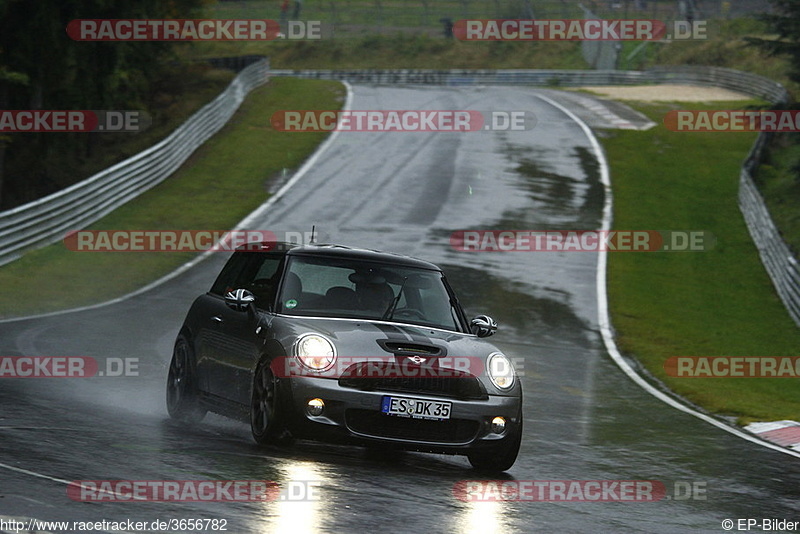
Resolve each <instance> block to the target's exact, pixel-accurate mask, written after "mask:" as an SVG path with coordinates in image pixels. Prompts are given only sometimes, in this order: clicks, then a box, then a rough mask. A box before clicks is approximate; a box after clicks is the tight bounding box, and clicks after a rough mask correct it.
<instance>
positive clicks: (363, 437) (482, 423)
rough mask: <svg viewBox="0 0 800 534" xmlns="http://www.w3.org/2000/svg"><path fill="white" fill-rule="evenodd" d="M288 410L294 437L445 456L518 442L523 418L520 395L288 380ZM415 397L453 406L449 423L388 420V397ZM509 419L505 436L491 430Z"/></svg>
mask: <svg viewBox="0 0 800 534" xmlns="http://www.w3.org/2000/svg"><path fill="white" fill-rule="evenodd" d="M281 393H282V395H283V399H285V402H284V403H282V404H283V407H284V409H286V410H288V411H289V412H290V417H289V427H290V430H291V431H292V433H293V434H294V435H295V436H297V437H299V438H305V439H314V440H319V441H330V442H347V443H355V444H361V445H370V444H372V445H374V444H376V443H382V444H386V445H391V446H394V447H397V448H402V449H408V450H416V451H425V452H436V453H444V454H467V453H469V452H475V451H480V450H487V449H493V448H496V447H498V446H502V444H503V443H504V442H506V441H510V440H512V439H514V438H516V436H517V434H518V433H519V427H520V418H521V413H522V410H521V398H520V396H497V395H488V397H487V398H485V399H481V400H463V399H458V398H452V397H444V396H437V395H431V394H426V393H415V392H395V391H380V390H376V391H364V390H361V389H355V388H350V387H343V386H341V385H340V384H339V382H338V381H337V380H336V379H330V378H316V377H292V378H291V379H286V380H283V381H282V383H281ZM387 395H388V396H395V397H413V398H418V399H426V400H436V401H447V402H450V403H451V413H450V418H449V419H446V420H442V421H436V420H425V419H411V418H404V417H397V416H389V415H386V414H384V413H382V412H381V402H382V400H383V397H385V396H387ZM313 398H320V399H322V400H323V401H324V402H325V410H324V411H323V413H322V414H321V415H318V416H313V415H310V414H309V413H308V412H307V411H306V404H307V402H308V401H309V400H310V399H313ZM497 416H502V417H504V418H505V419H506V421H507V424H506V429H505V431H504V432H503V433H502V434H495V433H493V432H492V430H491V421H492V419H493V418H494V417H497Z"/></svg>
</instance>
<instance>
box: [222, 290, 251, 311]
mask: <svg viewBox="0 0 800 534" xmlns="http://www.w3.org/2000/svg"><path fill="white" fill-rule="evenodd" d="M255 301H256V296H255V295H253V293H252V292H250V291H248V290H246V289H234V290H232V291H228V292H227V293H226V294H225V304H227V305H228V307H229V308H230V309H232V310H236V311H241V312H243V311H247V310H248V309H250V308H251V307H252V306H253V304H254V303H255Z"/></svg>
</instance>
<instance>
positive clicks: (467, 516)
mask: <svg viewBox="0 0 800 534" xmlns="http://www.w3.org/2000/svg"><path fill="white" fill-rule="evenodd" d="M354 91H355V97H354V101H353V108H354V109H505V110H509V111H511V110H530V111H533V112H534V113H535V114H536V116H537V119H538V123H537V126H536V128H535V129H534V130H531V131H527V132H494V133H489V132H472V133H396V132H394V133H381V134H368V133H342V134H340V135H339V136H338V138H337V139H336V141H335V142H334V143H333V144H332V145H331V146H330V147H329V149H328V150H327V152H325V154H324V155H323V157H321V158H320V160H319V161H318V163H317V165H316V166H315V168H314V169H313V170H312V171H311V172H310V173H308V174H307V175H306V176H304V177H303V179H302V180H301V181H299V182H298V183H297V184H296V185H295V186H294V187H293V188H292V189H290V190H289V191H288V193H287V194H286V195H285V196H284V197H282V198H281V199H280V200H279V201H278V202H276V203H275V204H274V206H273V208H272V209H271V210H270V212H269V214H268V215H267V216H265V217H264V219H263V220H261V221H259V222H258V223H257V224H255V225H254V227H255V228H259V229H268V230H274V231H275V230H294V231H297V230H308V229H310V228H311V225H312V224H315V225H317V227H318V229H319V230H320V231H321V232H323V233H324V234H325V235H327V236H329V237H330V238H331V240H332V241H334V242H338V243H341V244H345V245H353V246H359V247H366V248H377V249H383V250H389V251H395V252H400V253H405V254H410V255H413V256H416V257H419V258H423V259H426V260H430V261H432V262H434V263H438V264H440V265H441V266H442V267H444V268H445V271H446V272H447V273H448V277H449V279H450V282H451V284H452V285H453V286H454V287H455V289H456V291H457V292H458V293H459V295H460V297H461V300H462V303H463V304H464V306H465V308H466V309H467V311H468V314H469V315H475V314H477V313H489V314H490V315H492V316H494V317H495V318H496V319H497V320H498V322H499V323H500V330H499V331H498V333H497V334H496V336H495V337H494V338H492V341H493V342H494V343H495V344H497V345H498V346H499V347H500V348H501V349H502V350H503V351H505V352H506V354H508V355H509V356H511V357H513V358H519V359H521V361H522V362H523V364H522V366H521V367H522V369H521V371H522V372H523V374H524V377H523V386H524V391H525V436H524V438H523V443H522V450H521V454H520V458H519V460H518V461H517V463H516V465H515V466H514V467H513V468H512V469H511V470H510V471H509V473H508V475H507V477H508V478H509V479H517V480H531V479H535V480H658V481H661V482H663V483H664V485H665V487H666V488H667V492H668V496H669V498H665V499H663V500H661V501H659V502H655V503H644V502H643V503H627V504H626V503H602V502H594V503H580V502H577V503H576V502H513V501H506V502H464V501H462V500H460V499H458V498H456V496H455V495H454V493H453V488H454V485H455V484H456V483H458V482H459V481H461V480H465V479H467V480H469V479H474V478H480V477H479V476H478V475H476V473H474V472H473V471H471V470H470V469H469V467H468V463H467V461H466V459H464V458H460V457H449V456H435V455H427V454H417V453H391V454H385V453H384V454H376V453H374V452H372V453H371V452H368V451H364V450H361V449H351V448H346V447H338V446H332V445H325V444H318V443H298V444H296V445H295V446H294V447H292V448H288V449H287V448H283V449H281V448H275V449H267V450H262V449H259V448H257V447H256V446H255V445H254V444H253V443H252V441H251V439H250V435H249V428H248V427H247V426H246V425H243V424H240V423H236V422H232V421H228V420H226V419H223V418H221V417H217V416H210V417H208V418H207V420H206V421H204V422H203V423H202V424H200V425H198V426H197V427H196V428H194V429H191V430H188V431H186V430H183V429H181V428H179V427H177V426H175V425H174V424H173V423H171V422H170V421H168V420H167V419H166V410H165V407H164V400H163V397H164V395H163V393H164V387H165V379H166V371H167V370H166V364H167V362H168V358H169V356H170V353H171V345H172V343H173V341H174V338H175V335H176V334H177V330H178V327H179V326H180V323H181V321H182V319H183V316H184V314H185V313H186V311H187V309H188V307H189V305H190V303H191V301H192V300H193V299H194V297H195V296H196V295H198V294H200V293H201V292H203V291H206V290H207V289H208V287H209V286H210V284H211V282H212V281H213V279H214V277H215V275H216V273H217V272H218V270H219V268H220V266H221V264H222V262H224V260H225V259H226V257H225V255H224V254H220V255H218V256H214V257H212V258H210V259H209V260H207V261H204V262H202V263H201V264H199V265H197V266H196V267H195V268H193V269H191V270H190V271H188V272H187V273H185V274H184V275H183V276H181V277H179V278H177V279H175V280H172V281H170V282H167V283H166V284H164V285H162V286H160V287H158V288H156V289H154V290H152V291H149V292H147V293H145V294H142V295H139V296H136V297H134V298H132V299H129V300H127V301H124V302H122V303H118V304H115V305H111V306H107V307H102V308H98V309H95V310H89V311H84V312H79V313H72V314H65V315H59V316H54V317H48V318H41V319H32V320H25V321H20V322H10V323H4V324H0V354H2V355H6V356H14V355H81V356H91V357H94V358H97V359H98V360H105V359H106V358H138V359H139V376H138V377H126V378H110V377H97V378H92V379H72V380H56V379H38V380H7V381H4V382H3V384H2V389H0V405H2V407H3V408H2V413H0V463H2V466H1V467H0V515H7V516H30V517H37V518H42V519H50V520H71V521H72V520H74V521H88V520H92V521H96V520H102V519H106V520H122V519H134V520H140V521H153V520H155V519H168V518H186V519H189V518H212V519H226V520H227V521H228V525H229V529H228V531H229V532H264V533H268V532H291V533H292V534H300V533H302V532H365V531H367V532H368V531H373V532H374V531H379V530H380V531H388V532H457V533H472V532H476V533H477V532H480V533H482V534H485V533H491V532H498V533H499V532H503V533H506V532H616V533H621V532H622V533H624V532H665V533H666V532H720V531H721V527H720V525H721V521H722V520H723V519H726V518H732V519H734V520H736V519H737V518H785V519H797V518H798V516H800V505H798V501H800V489H798V488H800V475H799V474H798V464H797V463H796V461H795V460H793V459H791V458H788V457H785V456H784V455H781V454H778V453H774V452H771V451H768V450H764V449H761V448H760V447H758V446H755V445H753V444H750V443H747V442H744V441H742V440H740V439H738V438H736V437H734V436H731V435H728V434H727V433H725V432H722V431H719V430H717V429H715V428H712V427H709V426H708V425H706V424H704V423H702V422H700V421H698V420H696V419H694V418H692V417H690V416H688V415H686V414H683V413H680V412H678V411H676V410H673V409H671V408H669V407H667V406H665V405H663V404H661V403H659V402H658V401H657V400H655V399H653V398H651V397H650V396H649V395H647V394H646V393H644V392H643V391H641V390H640V389H639V388H638V387H637V386H635V385H634V384H633V383H631V382H630V381H629V380H628V379H627V378H626V377H624V376H623V375H622V373H621V372H619V370H618V369H617V368H616V367H615V366H614V364H613V363H612V362H611V361H610V359H609V358H608V357H607V356H606V355H605V353H604V349H603V344H602V340H601V338H600V335H599V333H598V322H597V311H596V288H595V266H596V262H597V257H596V256H595V254H594V253H588V252H572V253H568V252H533V253H531V252H508V253H504V252H493V253H480V252H460V251H457V250H455V249H453V248H452V247H451V246H450V241H449V239H450V234H451V233H452V232H453V231H455V230H463V229H509V230H519V229H526V230H547V229H577V230H588V229H594V228H599V226H600V217H601V211H602V207H603V202H604V196H603V195H604V192H603V187H602V185H601V184H600V181H599V172H598V166H597V161H596V159H595V157H594V154H593V153H592V149H591V144H590V143H589V140H588V139H586V137H585V135H584V133H583V131H582V130H581V129H580V128H579V127H578V125H576V124H575V123H573V122H571V121H570V120H569V119H568V117H566V116H565V115H564V114H563V112H561V111H560V110H558V109H556V108H554V107H553V106H551V105H549V104H548V103H546V102H544V101H543V100H541V99H539V98H538V97H537V91H536V90H534V89H526V88H499V87H492V88H423V89H419V88H417V89H406V88H375V87H368V86H356V87H355V88H354ZM548 94H550V95H552V94H553V92H548ZM298 135H302V134H298ZM612 179H613V176H612ZM128 479H129V480H163V479H177V480H208V479H212V480H271V481H275V482H277V483H278V484H279V485H280V486H281V487H285V488H286V487H290V486H292V484H296V483H303V482H306V483H307V484H306V486H305V487H306V489H308V488H313V491H314V492H315V495H317V496H318V499H306V500H302V501H297V502H293V501H292V502H290V501H289V500H277V501H275V502H259V503H255V502H249V503H248V502H235V503H232V502H213V503H179V502H178V503H175V502H172V503H153V502H133V503H118V502H117V503H115V502H97V503H79V502H75V501H72V500H70V499H69V498H68V497H67V494H66V489H65V484H64V483H63V482H60V481H64V480H67V481H69V480H128ZM687 484H688V485H689V486H691V485H695V486H696V487H699V488H703V489H705V493H702V494H697V495H696V497H698V498H683V497H685V496H686V495H685V494H678V495H676V494H675V491H676V490H679V489H681V488H685V487H687ZM298 487H299V486H298Z"/></svg>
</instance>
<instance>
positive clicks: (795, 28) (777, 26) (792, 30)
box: [745, 0, 800, 82]
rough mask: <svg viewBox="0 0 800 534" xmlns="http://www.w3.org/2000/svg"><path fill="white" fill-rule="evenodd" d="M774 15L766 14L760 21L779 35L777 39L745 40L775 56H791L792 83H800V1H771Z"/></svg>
mask: <svg viewBox="0 0 800 534" xmlns="http://www.w3.org/2000/svg"><path fill="white" fill-rule="evenodd" d="M770 3H771V4H772V5H773V7H774V11H773V12H772V13H764V14H762V15H760V16H759V19H760V20H763V21H764V22H766V23H767V25H768V27H769V29H770V30H772V31H774V32H775V33H777V35H778V36H777V38H776V39H762V38H757V37H748V38H746V39H745V40H746V41H747V42H748V43H750V44H751V45H753V46H757V47H759V48H761V49H763V50H765V51H766V52H767V53H769V54H770V55H774V56H789V59H790V61H791V70H790V72H789V77H790V79H791V80H792V81H795V82H800V0H770Z"/></svg>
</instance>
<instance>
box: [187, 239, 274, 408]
mask: <svg viewBox="0 0 800 534" xmlns="http://www.w3.org/2000/svg"><path fill="white" fill-rule="evenodd" d="M236 254H237V255H239V256H238V257H235V258H231V267H230V268H229V269H227V267H228V266H226V269H227V270H226V269H223V272H222V273H221V274H220V278H218V280H217V282H215V284H214V286H213V287H212V290H211V291H210V292H209V294H208V295H207V298H208V300H207V302H206V303H205V305H204V306H203V308H202V309H203V312H204V313H205V314H206V315H207V317H201V318H200V320H201V332H200V336H199V338H200V342H199V349H198V352H199V353H200V357H199V362H201V363H200V364H199V365H198V373H199V374H200V375H201V379H204V380H205V384H206V391H208V392H209V393H211V394H212V395H215V396H217V397H220V398H222V399H225V400H228V401H234V402H238V403H241V404H248V403H249V402H250V399H249V391H250V382H251V380H252V378H251V376H250V374H251V370H252V369H253V367H254V366H255V363H256V361H257V359H258V358H259V356H260V349H261V346H260V343H261V341H260V340H261V339H263V335H262V336H260V335H259V334H258V333H257V332H256V330H257V329H258V327H259V325H262V324H263V323H264V319H263V314H264V313H270V312H269V310H270V308H271V306H270V299H274V289H273V288H272V287H271V286H274V284H273V280H276V279H277V269H278V267H279V265H280V263H281V260H282V257H283V253H262V252H237V253H236ZM233 289H247V290H248V291H251V292H253V293H254V294H255V295H256V306H255V307H251V308H249V309H247V310H244V311H239V310H236V309H233V308H232V307H230V306H229V305H228V304H227V303H226V302H225V294H227V293H228V292H229V291H231V290H233ZM200 366H202V369H200Z"/></svg>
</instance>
